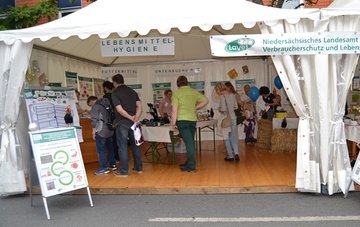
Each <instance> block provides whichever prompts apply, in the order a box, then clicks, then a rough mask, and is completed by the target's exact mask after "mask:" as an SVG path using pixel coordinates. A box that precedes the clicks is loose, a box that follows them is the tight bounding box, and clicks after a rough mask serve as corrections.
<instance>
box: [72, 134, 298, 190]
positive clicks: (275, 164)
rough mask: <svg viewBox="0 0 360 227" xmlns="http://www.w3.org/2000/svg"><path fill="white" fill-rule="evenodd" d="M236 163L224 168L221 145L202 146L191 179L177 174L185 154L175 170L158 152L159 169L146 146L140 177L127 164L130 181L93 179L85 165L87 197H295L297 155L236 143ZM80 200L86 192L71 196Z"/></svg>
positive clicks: (163, 153) (179, 155)
mask: <svg viewBox="0 0 360 227" xmlns="http://www.w3.org/2000/svg"><path fill="white" fill-rule="evenodd" d="M238 144H239V150H240V162H239V163H235V162H226V161H224V157H226V156H227V153H226V152H224V151H223V149H224V147H225V144H224V142H223V141H217V142H216V149H215V151H214V149H213V143H212V142H210V141H205V142H202V151H201V152H197V166H196V173H187V172H185V173H184V172H181V171H180V169H179V166H178V165H179V164H181V163H183V162H184V161H185V160H186V154H184V153H176V164H175V165H172V164H171V153H170V154H167V152H166V150H165V149H161V150H160V155H161V156H160V159H159V163H158V164H153V163H151V154H150V152H149V154H148V155H144V154H145V152H146V149H147V148H148V146H149V144H144V145H142V146H141V147H142V154H143V157H142V160H143V165H144V167H143V172H142V173H134V172H132V171H131V168H132V167H133V162H132V159H131V158H130V162H129V169H130V171H129V176H128V177H126V178H123V177H115V176H114V175H113V173H112V172H110V173H109V174H104V175H94V171H95V170H97V169H98V168H99V164H98V163H90V164H86V165H85V168H86V172H87V177H88V181H89V186H90V190H91V193H92V194H217V193H218V194H219V193H275V192H297V190H296V188H295V169H296V152H271V151H258V150H255V147H254V146H251V145H245V142H244V141H243V140H239V143H238ZM130 153H131V152H130ZM74 193H79V194H83V193H86V190H78V191H74Z"/></svg>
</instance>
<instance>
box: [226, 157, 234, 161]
mask: <svg viewBox="0 0 360 227" xmlns="http://www.w3.org/2000/svg"><path fill="white" fill-rule="evenodd" d="M224 160H225V161H230V162H232V161H234V158H229V157H226V158H224Z"/></svg>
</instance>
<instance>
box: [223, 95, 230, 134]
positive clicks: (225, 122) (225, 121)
mask: <svg viewBox="0 0 360 227" xmlns="http://www.w3.org/2000/svg"><path fill="white" fill-rule="evenodd" d="M224 98H225V97H224ZM225 104H226V109H227V113H226V117H225V118H224V119H222V121H221V127H222V128H228V127H230V126H231V123H232V122H231V117H230V114H229V108H228V106H227V102H226V98H225Z"/></svg>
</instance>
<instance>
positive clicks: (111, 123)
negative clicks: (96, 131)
mask: <svg viewBox="0 0 360 227" xmlns="http://www.w3.org/2000/svg"><path fill="white" fill-rule="evenodd" d="M96 104H98V105H100V106H102V107H104V108H105V110H106V111H107V120H106V121H104V120H103V119H100V120H101V121H102V122H104V123H105V124H106V126H107V127H108V129H109V130H110V131H113V130H115V129H116V127H117V125H116V124H114V121H115V118H116V117H115V112H114V110H113V108H112V107H111V105H108V106H105V105H103V104H101V103H97V102H96V103H95V105H96Z"/></svg>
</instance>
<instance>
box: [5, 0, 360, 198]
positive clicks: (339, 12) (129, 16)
mask: <svg viewBox="0 0 360 227" xmlns="http://www.w3.org/2000/svg"><path fill="white" fill-rule="evenodd" d="M340 2H343V1H341V0H338V1H335V2H334V3H333V6H339V8H328V9H298V10H284V9H277V8H270V7H265V6H260V5H256V4H253V3H250V2H247V1H245V0H243V1H241V0H223V1H220V2H213V1H206V0H197V1H189V0H184V1H180V2H178V3H176V2H172V3H171V4H169V2H168V1H165V0H154V1H146V0H139V1H136V2H134V1H120V0H98V1H97V2H95V3H93V4H91V5H90V6H87V7H85V8H84V9H81V10H79V11H78V12H75V13H73V14H71V15H69V16H66V17H64V18H61V19H59V20H56V21H53V22H50V23H47V24H44V25H40V26H37V27H32V28H28V29H21V30H13V31H2V32H0V50H1V51H0V72H1V75H2V76H3V77H2V79H1V81H0V83H1V86H0V87H1V93H2V99H1V101H0V124H1V150H0V183H1V184H0V195H1V194H7V193H15V192H17V191H22V190H24V183H23V182H24V181H23V179H21V178H23V177H22V175H23V173H22V172H21V171H18V168H17V166H11V165H12V164H13V163H18V162H19V161H17V160H16V159H17V152H16V146H15V144H16V139H15V138H16V137H15V136H14V134H15V132H14V129H15V127H16V122H17V116H18V112H19V108H18V106H19V96H20V93H21V92H20V91H21V89H22V86H23V83H24V80H25V77H24V75H25V72H26V69H27V67H28V61H29V57H30V53H31V49H32V47H33V43H36V45H38V46H43V47H45V48H47V49H52V50H55V51H62V52H65V53H66V52H67V53H70V54H71V55H73V56H77V57H79V58H83V59H87V60H89V61H93V62H96V63H99V64H104V65H108V64H111V63H114V64H117V63H124V61H123V59H121V58H119V60H118V62H117V60H116V59H113V58H102V57H100V56H101V54H100V47H99V43H100V42H99V39H100V38H108V37H111V38H112V37H116V36H120V37H127V36H130V37H135V36H138V35H140V36H146V35H151V36H153V35H154V34H157V35H159V34H160V35H162V34H167V33H169V32H170V34H179V35H178V37H179V40H175V42H176V43H177V42H178V41H179V42H182V41H183V40H187V38H189V37H190V38H191V37H192V38H194V37H204V35H208V34H214V33H216V34H219V33H220V34H232V33H233V34H236V33H238V32H239V31H242V30H243V29H244V27H245V28H253V27H254V26H255V25H256V24H258V25H259V28H260V30H261V32H262V33H274V34H282V33H293V32H295V33H304V32H322V31H359V29H360V22H359V21H360V19H359V18H360V15H359V14H360V13H359V12H360V11H359V8H360V3H359V2H358V1H357V0H349V1H347V4H346V5H345V6H344V5H343V4H341V5H340V4H339V3H340ZM340 6H341V7H343V6H344V7H343V8H340ZM242 26H243V27H242ZM192 34H194V35H192ZM205 38H206V36H205ZM200 40H201V41H199V42H200V43H202V45H199V47H200V46H208V44H204V42H206V41H204V39H200ZM205 40H206V39H205ZM207 48H208V47H207ZM185 51H188V50H187V49H185V48H183V49H182V51H180V52H185ZM205 52H206V54H207V56H208V57H210V51H209V49H206V48H205ZM176 53H177V52H176ZM197 57H199V58H200V57H201V56H197ZM272 58H273V62H274V64H275V66H276V69H277V72H278V74H279V75H280V78H281V80H282V82H283V84H284V88H285V90H286V93H287V95H288V96H289V98H290V101H291V102H292V104H293V105H294V108H295V110H296V113H297V114H298V116H299V117H300V124H299V130H298V135H299V136H298V167H297V179H296V187H297V188H298V189H299V190H301V191H310V192H320V185H321V184H323V185H328V189H329V194H333V193H334V192H338V191H342V192H344V190H345V187H346V184H347V183H348V182H349V180H350V170H351V168H350V163H349V159H348V154H347V148H346V143H345V142H346V140H345V134H344V127H343V123H342V121H341V118H342V115H343V112H344V111H343V110H344V106H345V100H346V98H345V96H346V94H347V91H348V89H349V86H350V82H351V77H352V76H353V74H354V72H353V70H354V68H355V64H356V62H357V55H355V54H353V55H315V56H301V57H294V56H281V57H276V56H275V57H272ZM136 59H141V60H139V61H144V62H150V61H165V60H166V61H171V60H176V59H178V58H176V57H174V58H172V57H163V58H156V57H155V58H154V57H152V58H150V60H144V59H142V58H132V60H134V62H135V61H136ZM195 59H196V58H194V57H193V56H192V55H191V54H187V55H186V54H185V55H183V56H182V60H195ZM14 80H16V82H14ZM14 107H15V108H14ZM18 128H20V126H18V127H17V129H18ZM21 129H22V130H17V132H20V131H21V132H23V133H26V127H24V126H23V127H22V128H21ZM3 173H6V175H5V174H3ZM9 173H12V174H11V176H8V175H10V174H9ZM25 190H26V189H25Z"/></svg>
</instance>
